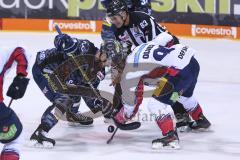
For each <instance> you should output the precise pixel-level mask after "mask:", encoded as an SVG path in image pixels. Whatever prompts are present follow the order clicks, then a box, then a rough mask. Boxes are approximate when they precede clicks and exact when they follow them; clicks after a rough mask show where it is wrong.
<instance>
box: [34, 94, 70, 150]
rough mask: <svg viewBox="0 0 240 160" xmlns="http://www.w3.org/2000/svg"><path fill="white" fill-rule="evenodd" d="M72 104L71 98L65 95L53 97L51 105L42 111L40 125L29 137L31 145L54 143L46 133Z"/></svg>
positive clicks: (43, 145) (39, 145)
mask: <svg viewBox="0 0 240 160" xmlns="http://www.w3.org/2000/svg"><path fill="white" fill-rule="evenodd" d="M72 104H73V101H72V99H71V98H70V97H69V96H67V95H58V96H56V97H55V99H54V102H53V105H51V106H50V107H48V108H47V110H46V111H45V112H44V114H43V115H42V118H41V123H40V125H39V126H38V127H37V129H36V130H35V131H34V133H33V134H32V136H31V137H30V140H31V142H32V145H33V146H36V147H46V148H48V147H53V146H54V145H55V140H54V139H51V138H48V137H47V133H48V132H49V131H50V130H51V129H52V128H53V127H54V126H55V125H56V124H57V123H58V120H59V119H60V118H61V117H62V116H63V115H64V113H65V112H66V111H67V110H68V109H70V106H72ZM55 110H57V112H55Z"/></svg>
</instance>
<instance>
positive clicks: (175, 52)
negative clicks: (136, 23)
mask: <svg viewBox="0 0 240 160" xmlns="http://www.w3.org/2000/svg"><path fill="white" fill-rule="evenodd" d="M194 54H195V50H194V49H192V48H190V47H188V46H184V45H182V44H177V45H174V46H172V47H170V48H167V47H163V46H159V45H156V44H155V43H152V42H149V43H144V44H142V45H140V46H138V47H137V48H135V49H134V51H133V52H132V53H131V54H130V55H129V56H128V57H127V63H128V64H129V63H133V65H134V67H140V65H142V64H158V65H159V67H161V66H164V67H173V68H175V69H179V70H181V69H183V68H184V67H186V66H187V65H188V64H189V62H190V60H191V58H192V57H193V56H194ZM153 66H155V65H153ZM152 69H154V68H152ZM150 71H151V70H150Z"/></svg>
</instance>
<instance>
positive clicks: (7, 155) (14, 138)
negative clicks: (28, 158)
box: [0, 103, 22, 160]
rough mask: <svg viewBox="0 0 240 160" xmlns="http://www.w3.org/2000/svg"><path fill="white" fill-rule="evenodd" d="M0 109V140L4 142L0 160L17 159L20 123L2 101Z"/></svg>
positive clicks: (18, 155) (19, 144)
mask: <svg viewBox="0 0 240 160" xmlns="http://www.w3.org/2000/svg"><path fill="white" fill-rule="evenodd" d="M0 110H1V113H0V142H1V143H3V144H4V148H3V150H2V153H1V156H0V160H19V157H20V146H21V143H20V137H21V132H22V124H21V122H20V120H19V118H18V117H17V115H16V114H15V112H14V111H13V110H12V109H11V108H8V107H6V105H5V104H4V103H0Z"/></svg>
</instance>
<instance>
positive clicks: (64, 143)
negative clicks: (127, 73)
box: [0, 32, 240, 160]
mask: <svg viewBox="0 0 240 160" xmlns="http://www.w3.org/2000/svg"><path fill="white" fill-rule="evenodd" d="M54 36H55V34H54V33H51V34H50V33H18V32H0V46H2V45H3V46H17V45H21V46H22V45H23V46H25V47H26V50H27V52H28V53H29V54H30V55H31V56H32V57H31V62H30V66H32V63H33V62H34V60H35V55H36V53H37V51H39V50H44V49H47V48H51V47H53V39H54ZM74 36H76V37H78V38H83V39H85V38H87V39H89V40H91V41H93V42H94V43H95V44H96V45H97V46H99V45H100V42H101V39H100V36H99V35H86V34H83V35H81V34H78V35H74ZM181 42H182V43H184V44H187V45H189V46H191V47H193V48H195V49H196V50H197V51H198V52H197V55H196V57H197V59H198V60H199V62H200V65H201V72H200V77H199V83H198V85H197V87H196V90H195V96H197V97H198V99H199V101H200V103H201V105H202V108H203V110H204V113H205V115H206V116H207V117H208V119H209V120H210V121H211V122H212V124H213V125H212V128H211V131H209V132H202V133H192V132H191V133H180V135H179V137H180V139H181V147H182V148H181V150H177V151H153V150H151V141H152V140H153V139H155V138H158V137H159V136H160V135H161V134H160V131H159V129H158V128H157V126H156V125H155V124H154V122H150V121H148V122H146V121H144V122H143V125H142V127H141V128H140V129H138V130H135V131H119V132H118V133H117V134H116V137H115V138H114V140H113V143H111V144H110V145H107V144H106V141H107V139H108V138H109V137H110V134H109V133H108V132H107V125H106V124H104V123H103V120H102V119H101V118H100V119H96V120H95V122H94V126H93V127H90V128H81V127H78V128H73V127H69V126H68V125H67V124H66V122H60V123H59V124H58V125H57V126H56V127H55V128H54V129H53V130H52V131H51V132H50V135H49V136H51V137H54V138H55V139H56V141H57V144H56V147H55V148H54V149H35V148H31V147H29V146H28V140H29V137H30V135H31V134H32V132H33V131H34V130H35V129H36V127H37V126H38V124H39V121H40V117H41V115H42V113H43V112H44V110H45V109H46V107H48V106H49V105H50V103H49V102H48V101H47V100H46V98H45V97H44V96H43V94H42V93H41V91H40V90H39V89H38V87H37V85H36V84H35V83H34V81H33V80H31V81H30V85H29V87H28V90H27V93H26V95H25V97H24V98H23V99H21V100H18V101H14V102H13V104H12V108H13V109H14V110H15V111H16V112H17V113H18V115H19V117H20V118H21V120H22V122H23V124H24V132H23V134H24V135H23V136H24V147H23V148H22V153H21V154H22V155H21V159H22V160H33V159H34V160H51V159H57V160H78V159H79V160H80V159H81V160H86V159H87V160H90V159H102V160H108V159H111V160H114V159H121V160H123V159H128V160H130V159H136V160H140V159H149V160H154V159H158V160H167V159H171V160H179V159H187V160H193V159H194V160H203V159H214V160H226V159H228V160H230V159H236V160H239V159H240V134H239V132H240V125H239V119H238V118H239V117H238V116H240V106H239V98H240V62H239V60H240V41H231V40H209V39H201V40H200V39H182V40H181ZM0 54H4V53H0ZM14 74H15V72H14V71H11V72H10V73H9V74H8V75H7V77H6V78H5V84H4V89H5V90H4V91H5V92H6V90H7V87H8V86H9V84H10V82H11V79H12V78H13V76H14ZM29 76H30V77H32V76H31V71H30V75H29ZM108 85H109V80H105V81H103V83H102V84H101V85H100V88H102V89H103V90H110V91H112V88H111V87H109V86H108ZM5 92H4V93H5ZM9 101H10V99H9V98H7V97H6V99H5V103H6V104H8V102H9ZM146 104H147V100H145V101H144V103H143V105H142V107H141V111H140V113H141V114H142V115H144V113H147V111H146V107H145V106H146ZM80 110H81V111H85V110H87V108H86V106H85V104H84V103H82V104H81V109H80ZM140 118H143V117H140ZM143 120H144V119H143ZM1 147H2V145H0V148H1Z"/></svg>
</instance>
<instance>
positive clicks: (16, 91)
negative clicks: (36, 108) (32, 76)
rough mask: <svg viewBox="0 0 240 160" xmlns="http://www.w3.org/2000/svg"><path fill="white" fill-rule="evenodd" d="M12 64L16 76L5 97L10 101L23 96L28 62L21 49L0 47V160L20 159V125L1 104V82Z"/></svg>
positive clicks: (6, 107) (11, 113)
mask: <svg viewBox="0 0 240 160" xmlns="http://www.w3.org/2000/svg"><path fill="white" fill-rule="evenodd" d="M14 62H17V67H16V68H17V70H16V73H17V74H16V77H15V78H14V80H13V82H12V84H11V85H10V87H9V89H8V91H7V96H9V97H11V98H12V100H13V99H14V100H16V99H20V98H22V97H23V96H24V94H25V91H26V88H27V85H28V82H29V79H28V78H26V76H27V75H28V72H27V68H28V60H27V56H26V53H25V50H24V48H22V47H14V48H11V47H10V48H5V49H4V48H3V47H0V143H3V144H4V147H3V150H2V153H1V154H0V160H19V158H20V150H21V141H20V139H21V133H22V129H23V127H22V123H21V121H20V120H19V118H18V116H17V115H16V113H15V112H14V111H13V110H12V109H11V108H10V106H6V105H5V103H4V102H3V81H4V78H5V76H6V73H7V71H9V70H10V69H11V68H12V65H13V63H14ZM10 105H11V103H10ZM19 107H21V106H19Z"/></svg>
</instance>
